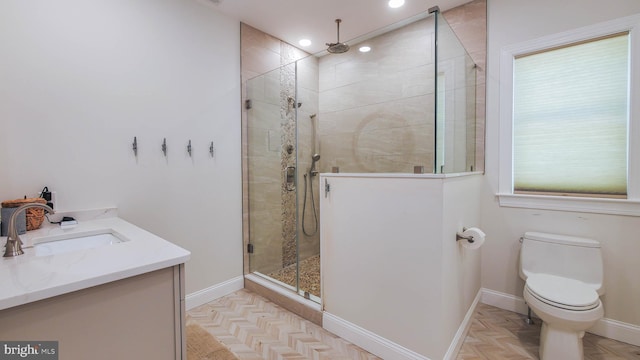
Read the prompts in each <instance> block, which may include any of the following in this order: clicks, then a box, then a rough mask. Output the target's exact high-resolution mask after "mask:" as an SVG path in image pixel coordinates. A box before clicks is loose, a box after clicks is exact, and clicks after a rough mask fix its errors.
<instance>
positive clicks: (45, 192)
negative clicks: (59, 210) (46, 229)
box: [40, 186, 53, 209]
mask: <svg viewBox="0 0 640 360" xmlns="http://www.w3.org/2000/svg"><path fill="white" fill-rule="evenodd" d="M40 197H41V198H43V199H44V200H45V201H46V202H47V206H49V207H50V208H52V209H53V202H51V191H49V188H48V187H47V186H45V187H44V188H43V189H42V191H41V192H40Z"/></svg>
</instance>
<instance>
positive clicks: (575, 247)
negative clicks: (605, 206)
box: [520, 232, 604, 360]
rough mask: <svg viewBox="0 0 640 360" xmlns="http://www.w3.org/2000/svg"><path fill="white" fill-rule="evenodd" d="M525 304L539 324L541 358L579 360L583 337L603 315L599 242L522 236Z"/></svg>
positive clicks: (554, 236)
mask: <svg viewBox="0 0 640 360" xmlns="http://www.w3.org/2000/svg"><path fill="white" fill-rule="evenodd" d="M520 277H521V278H522V279H523V280H525V281H526V283H525V286H524V300H525V302H526V303H527V305H528V306H529V307H530V308H531V310H532V311H533V312H534V313H535V314H536V315H537V316H538V317H539V318H540V319H541V320H542V330H541V332H540V359H541V360H557V359H563V360H582V359H584V355H583V349H582V337H583V336H584V332H585V330H587V329H588V328H590V327H591V326H593V325H594V324H595V323H596V322H597V321H598V320H599V319H601V318H602V316H603V315H604V309H603V306H602V302H601V301H600V296H601V295H602V294H604V289H603V287H602V282H603V281H602V279H603V266H602V251H601V249H600V243H599V242H598V241H596V240H592V239H586V238H579V237H573V236H566V235H555V234H546V233H539V232H527V233H525V234H524V236H523V237H522V248H521V249H520Z"/></svg>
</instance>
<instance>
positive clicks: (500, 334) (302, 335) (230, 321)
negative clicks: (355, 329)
mask: <svg viewBox="0 0 640 360" xmlns="http://www.w3.org/2000/svg"><path fill="white" fill-rule="evenodd" d="M524 318H525V317H524V316H523V315H520V314H516V313H513V312H510V311H505V310H502V309H498V308H495V307H492V306H489V305H484V304H479V305H478V308H477V310H476V314H475V315H474V319H473V321H472V324H471V328H470V330H469V333H468V335H467V337H466V339H465V341H464V344H463V346H462V349H461V350H460V352H459V354H458V357H457V359H458V360H479V359H481V360H502V359H505V360H511V359H538V342H539V335H540V321H537V322H536V324H535V325H527V324H526V323H525V322H524ZM190 322H196V323H198V324H199V325H200V326H202V327H204V328H205V329H207V331H209V333H211V334H212V335H214V336H215V337H216V338H217V339H218V340H219V341H220V342H222V343H223V344H224V345H226V346H227V347H228V348H229V349H230V350H231V351H232V352H234V353H235V354H236V355H237V356H238V357H239V358H240V359H241V360H263V359H267V360H285V359H286V360H289V359H294V360H302V359H313V360H325V359H326V360H343V359H344V360H347V359H363V360H369V359H371V360H373V359H380V358H378V357H376V356H373V355H371V354H369V353H367V352H366V351H364V350H362V349H361V348H359V347H357V346H355V345H353V344H351V343H349V342H347V341H345V340H343V339H341V338H339V337H337V336H335V335H333V334H331V333H329V332H327V331H326V330H324V329H322V328H321V327H319V326H317V325H315V324H313V323H311V322H309V321H307V320H304V319H302V318H300V317H298V316H297V315H294V314H292V313H290V312H288V311H286V310H284V309H283V308H281V307H279V306H278V305H275V304H274V303H272V302H270V301H269V300H266V299H265V298H263V297H260V296H258V295H256V294H253V293H251V292H249V291H247V290H240V291H237V292H235V293H233V294H231V295H228V296H225V297H222V298H220V299H218V300H215V301H213V302H211V303H208V304H205V305H202V306H200V307H197V308H195V309H192V310H190V311H188V312H187V323H190ZM584 345H585V347H584V351H585V359H586V360H623V359H624V360H629V359H633V360H640V347H636V346H631V345H628V344H624V343H620V342H617V341H614V340H611V339H606V338H602V337H599V336H596V335H592V334H586V335H585V338H584ZM388 360H392V359H388ZM558 360H561V359H558Z"/></svg>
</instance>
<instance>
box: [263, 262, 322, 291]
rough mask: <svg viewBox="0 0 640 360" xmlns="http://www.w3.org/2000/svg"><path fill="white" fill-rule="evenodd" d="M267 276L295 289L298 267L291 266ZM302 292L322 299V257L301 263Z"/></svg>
mask: <svg viewBox="0 0 640 360" xmlns="http://www.w3.org/2000/svg"><path fill="white" fill-rule="evenodd" d="M267 276H269V277H271V278H273V279H276V280H278V281H281V282H283V283H285V284H289V285H291V286H293V287H295V286H296V265H295V264H293V265H289V266H287V267H286V268H284V269H282V270H278V271H275V272H272V273H270V274H267ZM300 290H303V291H307V292H309V293H311V294H313V295H315V296H317V297H320V255H315V256H311V257H309V258H306V259H305V260H302V261H300Z"/></svg>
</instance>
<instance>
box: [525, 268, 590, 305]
mask: <svg viewBox="0 0 640 360" xmlns="http://www.w3.org/2000/svg"><path fill="white" fill-rule="evenodd" d="M527 287H528V288H529V291H530V292H531V294H532V295H534V296H535V297H537V298H538V299H539V300H541V301H544V302H547V303H550V305H554V306H557V307H561V308H565V309H570V310H588V309H592V308H594V307H596V306H598V303H599V301H600V298H599V296H598V293H597V292H596V290H595V289H594V288H593V287H591V286H589V285H587V284H585V283H583V282H581V281H578V280H574V279H569V278H565V277H561V276H555V275H549V274H532V275H530V276H529V277H528V278H527Z"/></svg>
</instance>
